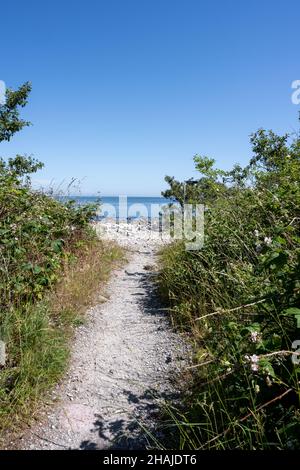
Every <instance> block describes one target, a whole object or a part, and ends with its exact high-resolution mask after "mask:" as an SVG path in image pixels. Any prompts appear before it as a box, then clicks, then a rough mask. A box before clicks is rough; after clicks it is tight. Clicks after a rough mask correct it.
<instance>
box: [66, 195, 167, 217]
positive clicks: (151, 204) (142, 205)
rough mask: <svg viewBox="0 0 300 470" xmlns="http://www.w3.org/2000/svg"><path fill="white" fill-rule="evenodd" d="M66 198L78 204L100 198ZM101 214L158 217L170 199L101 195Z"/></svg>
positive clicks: (101, 215) (107, 215)
mask: <svg viewBox="0 0 300 470" xmlns="http://www.w3.org/2000/svg"><path fill="white" fill-rule="evenodd" d="M64 199H73V200H75V201H76V202H77V203H78V204H86V203H93V202H96V201H97V200H99V197H97V196H71V197H68V198H64ZM100 201H101V214H100V215H99V218H100V219H102V218H106V217H107V218H116V219H119V218H120V219H122V220H123V219H138V218H141V217H145V218H149V219H151V218H154V217H158V216H159V213H160V212H161V211H162V208H163V206H166V205H167V204H168V203H170V202H171V201H169V200H168V199H165V198H164V197H143V196H139V197H136V196H128V197H127V198H124V197H122V198H121V199H119V197H118V196H102V197H101V196H100Z"/></svg>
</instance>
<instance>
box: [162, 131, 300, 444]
mask: <svg viewBox="0 0 300 470" xmlns="http://www.w3.org/2000/svg"><path fill="white" fill-rule="evenodd" d="M251 142H252V147H253V153H254V156H253V158H252V159H251V161H250V163H249V165H248V166H247V167H246V168H241V167H239V166H238V165H236V166H235V167H234V168H233V170H232V171H230V172H224V171H220V170H216V169H214V166H213V165H214V161H213V160H211V159H208V158H207V157H200V156H196V157H195V163H196V168H197V169H198V170H199V171H200V172H201V173H202V176H201V178H200V179H199V181H198V182H196V184H195V182H193V185H191V186H190V187H189V191H186V190H185V199H184V198H183V195H182V191H183V185H180V184H177V183H178V182H176V185H175V190H176V191H174V192H173V189H172V185H173V187H174V179H172V178H170V177H167V181H169V182H171V184H170V186H171V187H170V190H168V191H167V194H166V195H167V196H168V197H170V196H172V195H173V198H174V199H176V200H178V201H179V202H181V203H182V201H183V202H184V201H185V202H204V203H205V204H206V210H205V243H204V247H203V248H202V249H201V250H199V251H194V252H189V251H186V250H185V245H184V243H177V244H173V245H171V246H169V247H167V248H166V249H165V250H163V252H162V255H161V260H162V272H161V276H160V288H161V292H162V295H163V296H164V297H165V298H166V299H167V301H168V302H169V303H170V305H171V307H172V309H171V311H172V315H173V318H174V320H175V321H176V322H177V324H178V325H180V327H181V328H182V329H184V330H185V331H188V332H190V333H192V338H193V341H194V344H195V368H194V370H195V371H196V373H195V378H194V385H193V398H194V399H193V400H192V404H191V400H190V398H189V400H188V403H189V404H186V405H185V408H184V409H183V410H182V411H181V414H180V413H179V412H177V413H179V414H177V417H176V423H177V425H178V427H179V431H180V445H181V447H191V448H209V449H210V448H219V449H221V448H226V449H231V448H246V449H249V448H250V449H265V448H273V447H274V448H300V407H299V400H300V391H299V390H300V389H299V370H300V369H299V365H297V363H296V362H298V361H297V356H295V355H294V358H296V361H294V362H292V360H291V358H292V354H293V353H294V352H295V351H294V350H293V349H292V344H293V341H294V340H300V329H299V328H297V321H296V320H297V315H300V280H299V277H300V243H299V241H300V238H299V227H300V186H299V178H300V140H299V137H298V136H296V137H295V138H293V139H291V138H290V137H289V136H287V135H285V136H277V135H275V134H274V133H273V132H269V133H267V132H265V131H263V130H259V131H258V132H257V133H256V134H254V135H253V136H252V138H251ZM299 359H300V357H299Z"/></svg>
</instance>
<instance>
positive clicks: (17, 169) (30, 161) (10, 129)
mask: <svg viewBox="0 0 300 470" xmlns="http://www.w3.org/2000/svg"><path fill="white" fill-rule="evenodd" d="M30 91H31V84H30V83H29V82H26V83H24V84H23V85H22V86H20V88H19V89H18V90H16V91H13V90H10V89H8V90H6V100H5V103H4V104H3V105H0V142H3V141H10V139H11V138H12V136H13V135H14V134H15V133H16V132H19V131H20V130H21V129H23V127H26V126H29V125H30V124H31V123H30V122H28V121H24V120H23V119H20V117H19V113H20V108H24V106H26V104H27V98H28V95H29V93H30ZM42 167H43V164H42V163H41V162H39V161H37V160H35V159H34V158H32V157H26V156H22V155H17V156H16V157H15V158H10V159H8V161H5V160H4V159H3V158H0V176H2V177H3V176H8V175H9V176H10V177H13V178H22V177H23V176H25V175H28V174H30V173H35V172H36V171H37V170H38V169H40V168H42Z"/></svg>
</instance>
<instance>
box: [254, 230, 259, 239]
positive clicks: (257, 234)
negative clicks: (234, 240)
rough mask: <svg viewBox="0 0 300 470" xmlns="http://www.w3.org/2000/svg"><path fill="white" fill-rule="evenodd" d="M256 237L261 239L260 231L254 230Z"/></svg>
mask: <svg viewBox="0 0 300 470" xmlns="http://www.w3.org/2000/svg"><path fill="white" fill-rule="evenodd" d="M254 236H255V237H256V238H258V237H259V231H258V230H254Z"/></svg>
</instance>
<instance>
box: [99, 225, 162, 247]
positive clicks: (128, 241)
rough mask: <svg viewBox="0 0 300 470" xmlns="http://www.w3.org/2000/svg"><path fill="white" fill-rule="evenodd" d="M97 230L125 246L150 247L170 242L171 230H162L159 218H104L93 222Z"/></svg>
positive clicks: (104, 236)
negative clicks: (128, 219) (149, 219)
mask: <svg viewBox="0 0 300 470" xmlns="http://www.w3.org/2000/svg"><path fill="white" fill-rule="evenodd" d="M93 226H94V228H95V230H96V232H97V233H98V234H99V236H101V238H103V239H105V240H113V241H116V242H117V243H119V244H120V245H121V246H123V247H125V248H132V249H147V248H148V249H149V248H156V247H158V246H160V245H164V244H166V243H170V241H171V237H170V234H169V232H162V231H161V230H160V226H159V220H158V219H153V220H152V221H151V222H148V220H145V219H135V220H132V221H128V222H127V221H119V222H116V221H115V220H110V219H104V220H103V221H99V222H95V223H94V224H93Z"/></svg>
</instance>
